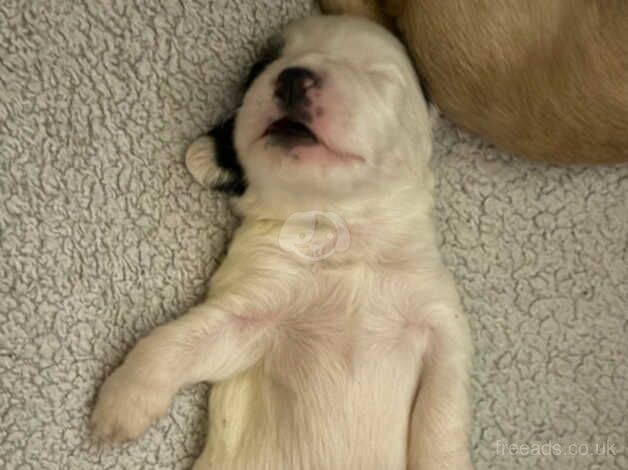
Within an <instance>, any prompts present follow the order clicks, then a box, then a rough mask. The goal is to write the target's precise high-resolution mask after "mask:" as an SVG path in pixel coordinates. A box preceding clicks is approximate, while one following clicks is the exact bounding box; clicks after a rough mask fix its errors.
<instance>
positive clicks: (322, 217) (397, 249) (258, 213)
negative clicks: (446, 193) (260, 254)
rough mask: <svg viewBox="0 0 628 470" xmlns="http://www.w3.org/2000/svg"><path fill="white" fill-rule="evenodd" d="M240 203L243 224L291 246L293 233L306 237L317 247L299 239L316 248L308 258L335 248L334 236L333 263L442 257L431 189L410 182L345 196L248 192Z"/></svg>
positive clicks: (401, 261)
mask: <svg viewBox="0 0 628 470" xmlns="http://www.w3.org/2000/svg"><path fill="white" fill-rule="evenodd" d="M273 194H277V193H276V192H274V193H273ZM235 204H236V208H235V209H236V211H237V212H238V213H240V215H241V216H242V217H243V218H244V220H243V226H249V227H253V226H259V225H264V226H265V227H266V230H270V231H273V232H276V239H277V240H282V239H283V240H287V243H288V244H289V243H290V242H291V239H290V237H298V236H300V237H303V238H306V241H307V242H309V243H311V244H312V245H313V246H308V245H307V244H306V243H302V242H301V241H300V240H294V241H295V243H297V244H298V246H299V247H300V248H299V249H302V250H306V251H307V250H310V251H307V253H305V254H306V255H307V256H306V257H308V256H309V257H313V258H317V257H318V256H320V255H321V251H322V252H324V251H325V250H326V249H330V248H329V247H328V246H326V245H325V241H326V239H328V240H330V243H334V244H335V245H334V246H332V247H331V249H332V251H333V252H332V253H331V254H330V255H329V256H325V261H326V262H327V263H340V264H343V263H347V262H355V261H360V262H368V263H375V264H397V265H399V264H407V263H411V264H412V263H415V264H416V261H417V259H418V258H419V257H427V258H429V259H430V260H431V259H432V258H434V259H437V258H438V251H437V244H436V237H435V232H434V224H433V222H432V213H431V212H432V195H431V188H420V187H417V186H412V185H407V186H402V187H398V188H394V189H388V190H387V191H386V192H383V191H382V192H375V193H374V194H371V195H369V196H365V194H356V196H355V197H349V198H343V199H342V200H330V199H329V198H325V197H321V198H307V199H299V198H295V197H292V198H290V197H284V198H277V199H276V200H273V199H270V200H269V199H264V200H261V199H260V198H259V196H257V195H256V194H255V193H254V192H247V194H245V195H244V196H243V197H242V198H240V199H239V200H237V201H235ZM314 232H315V233H314ZM306 233H307V235H304V234H306ZM309 237H312V238H309ZM317 250H318V251H317ZM297 254H298V253H297ZM322 254H325V253H322ZM438 259H439V258H438Z"/></svg>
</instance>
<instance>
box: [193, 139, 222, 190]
mask: <svg viewBox="0 0 628 470" xmlns="http://www.w3.org/2000/svg"><path fill="white" fill-rule="evenodd" d="M185 165H186V167H187V169H188V171H189V172H190V174H191V175H192V176H193V177H194V179H195V180H196V181H197V182H198V183H200V184H201V185H203V186H206V187H210V186H216V185H219V184H221V183H223V182H224V181H225V180H226V179H227V178H228V174H227V172H226V171H225V170H223V169H222V168H220V167H219V166H218V165H217V164H216V144H215V143H214V139H213V138H212V137H209V136H202V137H199V138H198V139H196V140H195V141H194V142H192V144H191V145H190V146H189V147H188V149H187V151H186V152H185Z"/></svg>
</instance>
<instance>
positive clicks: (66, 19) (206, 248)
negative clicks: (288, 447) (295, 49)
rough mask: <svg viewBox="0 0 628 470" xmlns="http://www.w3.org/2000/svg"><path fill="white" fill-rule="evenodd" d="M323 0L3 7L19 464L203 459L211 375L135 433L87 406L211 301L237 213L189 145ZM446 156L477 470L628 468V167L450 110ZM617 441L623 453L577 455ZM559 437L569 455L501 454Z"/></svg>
mask: <svg viewBox="0 0 628 470" xmlns="http://www.w3.org/2000/svg"><path fill="white" fill-rule="evenodd" d="M314 8H315V6H314V5H313V3H312V2H311V1H307V0H288V1H282V0H264V1H259V0H256V1H249V0H237V1H225V0H223V1H218V0H185V1H181V2H177V1H170V0H160V1H157V0H156V1H152V2H142V1H138V2H128V1H124V0H118V1H113V2H98V1H95V0H93V1H92V0H87V1H83V2H75V1H70V0H58V1H54V2H28V1H16V0H5V1H3V2H2V3H1V4H0V468H3V469H8V470H11V469H33V470H40V469H46V470H54V469H60V470H67V469H70V470H75V469H105V468H109V469H142V468H147V469H148V468H150V469H170V470H171V469H186V468H189V467H190V466H191V463H192V462H193V459H194V457H195V456H196V455H198V453H199V451H200V448H201V445H202V443H203V440H204V435H205V431H206V430H205V425H206V404H205V403H206V392H207V387H206V386H203V385H199V386H195V387H191V388H189V389H188V390H185V391H183V392H182V393H180V394H179V395H178V396H177V397H176V399H175V401H174V404H173V407H172V410H171V411H170V413H169V414H168V415H167V416H166V417H165V418H164V419H162V420H161V421H159V422H158V423H157V424H156V425H155V426H153V427H152V428H151V429H150V430H149V432H148V433H147V434H146V436H145V437H143V438H142V439H141V440H139V441H138V442H135V443H133V444H130V445H126V446H124V447H121V448H116V449H104V450H102V451H99V450H98V449H97V448H96V447H93V446H92V445H91V444H90V441H89V438H88V434H87V428H86V424H87V418H88V416H89V413H90V409H91V406H92V404H93V400H94V397H95V394H96V392H97V390H98V387H99V385H100V384H101V383H102V380H103V379H104V377H105V376H106V374H107V373H108V372H109V371H110V370H111V369H112V368H113V367H114V366H116V365H117V364H118V363H119V362H120V361H121V360H122V358H123V357H124V355H125V353H126V352H127V351H128V350H129V348H130V347H131V346H132V345H133V344H134V343H135V342H136V340H137V339H138V338H139V337H141V336H142V335H144V334H146V333H148V332H149V331H150V330H151V329H152V328H153V327H155V326H156V325H159V324H162V323H164V322H166V321H168V320H169V319H172V318H175V317H177V316H178V315H181V314H182V313H183V312H185V310H186V309H187V308H189V307H190V306H192V305H193V304H194V303H195V302H197V301H199V300H200V299H201V298H202V295H203V293H204V291H205V288H206V285H207V280H208V278H209V277H210V275H211V273H212V271H213V270H214V269H215V268H216V265H217V263H218V262H219V259H220V257H221V256H222V255H223V253H224V250H225V246H226V244H227V243H228V239H229V235H230V233H231V231H232V229H233V227H234V224H235V220H234V219H233V217H231V216H230V215H229V212H228V209H227V205H226V201H225V199H224V197H222V196H220V195H218V194H215V193H212V192H210V191H207V190H204V189H202V188H200V187H199V186H197V185H196V184H195V183H194V182H193V180H192V178H191V177H190V175H189V174H188V173H187V171H186V169H185V167H184V164H183V153H184V150H185V147H186V145H187V144H188V143H189V142H191V141H192V140H193V139H194V138H195V137H196V136H197V135H199V134H201V133H202V132H204V131H206V130H207V129H209V128H210V127H212V126H213V125H214V124H216V123H217V122H218V121H219V120H220V119H223V118H225V117H226V116H227V115H228V114H229V113H230V112H232V111H233V110H234V109H235V108H236V106H237V100H238V88H239V85H240V83H241V82H242V81H243V80H244V77H245V76H246V70H247V68H248V67H249V65H250V64H251V63H252V62H253V61H254V60H255V58H256V57H257V56H258V55H259V54H260V53H261V50H262V48H263V45H264V43H265V41H266V39H267V38H268V37H269V36H270V35H271V34H272V33H273V32H274V31H276V30H277V29H278V28H279V27H280V26H281V25H282V24H284V23H286V22H287V21H288V20H289V19H291V18H295V17H299V16H303V15H305V14H308V13H309V12H312V11H313V9H314ZM434 169H435V172H436V178H437V189H436V198H437V208H436V218H437V220H438V225H439V228H440V231H441V233H442V251H443V255H444V258H445V260H446V262H447V264H448V266H449V267H450V268H451V269H452V271H453V273H454V275H455V277H456V279H457V282H458V285H459V288H460V293H461V296H462V299H463V302H464V306H465V308H466V312H467V314H468V316H469V318H470V321H471V325H472V328H473V337H474V341H475V346H476V357H475V370H474V375H473V393H474V409H475V416H474V422H473V442H472V445H473V456H474V460H475V462H476V465H477V468H478V469H500V470H501V469H503V470H512V469H514V468H517V469H534V470H538V469H547V470H550V469H551V470H573V469H591V470H593V469H609V470H610V469H626V468H628V460H627V455H626V452H628V449H627V442H626V436H628V420H627V418H626V410H628V380H627V378H628V351H627V350H628V322H627V318H628V254H627V250H628V248H627V243H628V167H623V168H622V167H616V168H556V167H551V166H546V165H541V164H533V163H527V162H525V161H522V160H519V159H513V158H511V157H509V156H507V155H504V154H502V153H500V152H498V151H496V150H495V149H493V148H492V147H491V146H489V145H487V144H486V143H483V142H482V141H480V140H479V139H477V138H474V137H471V136H469V135H467V134H465V133H464V132H461V131H460V130H458V129H456V128H455V127H453V126H451V125H450V124H448V123H446V122H441V123H440V125H439V128H438V129H437V131H436V135H435V154H434ZM391 385H393V384H391ZM607 439H609V440H610V442H611V443H612V444H614V446H615V447H614V448H613V449H608V450H609V452H607V453H612V452H613V451H614V452H615V454H616V455H614V456H613V455H588V456H583V455H569V447H568V446H569V445H570V444H577V445H588V446H589V453H593V452H594V451H595V447H594V446H595V444H598V443H602V442H604V441H606V440H607ZM550 442H551V443H553V444H558V445H560V446H561V448H560V450H561V455H556V452H555V450H556V446H554V447H553V449H554V450H553V451H552V453H553V454H554V455H541V456H521V455H518V456H517V455H511V448H510V447H508V448H504V445H510V444H515V445H516V446H522V445H528V446H534V445H535V444H536V445H541V444H547V443H550ZM548 448H549V447H546V449H548ZM581 449H582V448H581ZM515 450H517V451H518V453H521V452H526V451H525V448H522V447H518V448H516V449H515ZM528 452H529V453H531V451H528ZM295 470H297V469H295ZM320 470H324V469H320ZM348 470H349V469H348ZM350 470H358V469H350Z"/></svg>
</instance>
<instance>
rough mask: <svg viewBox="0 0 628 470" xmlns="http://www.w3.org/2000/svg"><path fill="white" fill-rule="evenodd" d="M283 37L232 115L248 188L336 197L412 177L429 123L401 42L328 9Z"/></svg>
mask: <svg viewBox="0 0 628 470" xmlns="http://www.w3.org/2000/svg"><path fill="white" fill-rule="evenodd" d="M283 40H284V47H283V48H282V50H281V55H280V57H279V58H278V59H276V60H275V61H274V62H272V63H270V64H269V65H268V66H267V67H266V68H265V70H264V71H263V72H262V73H261V74H260V75H259V76H258V77H257V79H255V80H254V81H253V83H252V84H251V86H250V88H249V89H248V91H247V93H246V95H245V97H244V101H243V104H242V107H241V108H240V111H239V112H238V117H237V120H236V128H235V143H236V148H237V150H238V155H239V157H240V160H241V162H242V164H243V166H244V168H245V170H246V174H247V178H248V180H249V183H250V185H251V188H256V187H257V189H258V190H259V191H264V190H266V191H268V190H269V188H275V189H277V188H280V189H285V190H288V191H294V190H295V189H296V190H298V191H299V192H302V193H303V192H309V193H316V194H318V195H319V196H320V195H325V196H326V197H332V198H338V197H341V196H342V195H343V194H348V193H349V192H353V191H355V190H356V189H357V188H364V187H365V186H369V187H370V188H371V189H372V188H373V187H376V186H380V187H385V186H387V185H390V183H391V180H399V179H404V178H406V179H407V178H409V177H412V176H414V177H415V178H416V172H417V170H418V169H419V170H420V168H422V167H423V166H425V164H426V163H427V160H428V158H429V152H430V143H429V142H430V129H429V119H428V115H427V110H426V105H425V101H424V99H423V97H422V95H421V93H420V89H419V85H418V81H417V78H416V76H415V74H414V71H413V68H412V65H411V64H410V62H409V59H408V58H407V55H406V53H405V51H404V49H403V46H402V45H401V44H400V43H399V42H398V41H397V40H396V39H395V38H394V37H393V36H392V35H391V34H390V33H388V32H387V31H386V30H385V29H384V28H382V27H380V26H378V25H376V24H374V23H371V22H368V21H366V20H362V19H358V18H351V17H333V16H319V17H311V18H307V19H305V20H300V21H298V22H295V23H293V24H292V25H290V26H289V27H288V28H287V29H286V31H285V33H284V35H283Z"/></svg>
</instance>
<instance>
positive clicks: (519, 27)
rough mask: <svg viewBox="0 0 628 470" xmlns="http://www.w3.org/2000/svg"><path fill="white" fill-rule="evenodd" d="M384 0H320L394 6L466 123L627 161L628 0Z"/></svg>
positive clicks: (543, 155) (415, 51)
mask: <svg viewBox="0 0 628 470" xmlns="http://www.w3.org/2000/svg"><path fill="white" fill-rule="evenodd" d="M378 3H379V5H376V4H375V3H374V2H373V1H366V0H364V1H360V0H322V1H321V5H322V6H323V8H324V9H326V10H327V11H334V12H343V13H355V14H364V11H365V10H368V11H369V13H368V16H369V17H371V18H378V19H379V21H380V22H382V23H384V24H386V22H387V21H389V20H386V18H385V15H386V13H388V14H392V15H393V16H394V20H393V21H394V23H395V25H396V27H397V28H398V30H399V31H400V33H401V35H402V36H403V38H404V39H405V42H406V44H407V45H408V47H409V49H410V52H411V54H412V55H413V57H414V59H415V62H416V64H417V66H418V69H419V71H420V72H421V74H422V75H423V77H424V78H425V81H426V83H427V86H428V89H429V92H430V94H431V98H432V99H433V101H434V102H435V103H436V104H437V105H438V106H439V107H440V109H441V110H442V112H443V113H444V114H445V115H446V116H447V117H448V118H450V119H451V120H453V121H454V122H456V123H457V124H459V125H460V126H462V127H464V128H466V129H468V130H470V131H472V132H475V133H477V134H479V135H481V136H483V137H485V138H486V139H487V140H489V141H491V142H493V143H495V144H497V145H498V146H499V147H501V148H503V149H505V150H508V151H510V152H513V153H515V154H517V155H520V156H524V157H527V158H531V159H538V160H544V161H548V162H553V163H561V164H576V163H586V164H612V163H618V162H625V161H628V1H626V0H604V1H601V0H552V1H549V2H548V1H546V0H476V1H469V0H447V1H442V0H406V1H404V0H393V1H390V2H378ZM384 12H386V13H384Z"/></svg>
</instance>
